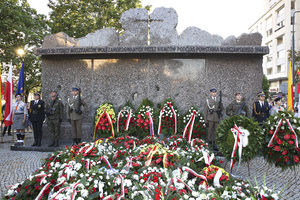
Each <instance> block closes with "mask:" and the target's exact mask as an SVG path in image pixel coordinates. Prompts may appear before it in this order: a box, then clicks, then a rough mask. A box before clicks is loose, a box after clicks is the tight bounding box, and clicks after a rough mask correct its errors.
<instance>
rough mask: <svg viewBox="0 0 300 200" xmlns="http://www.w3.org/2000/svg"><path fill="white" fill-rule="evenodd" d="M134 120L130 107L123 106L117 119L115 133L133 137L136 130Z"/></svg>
mask: <svg viewBox="0 0 300 200" xmlns="http://www.w3.org/2000/svg"><path fill="white" fill-rule="evenodd" d="M135 126H136V118H135V114H134V110H133V108H132V107H129V106H124V107H123V108H122V109H121V110H120V112H119V114H118V117H117V133H121V135H124V136H125V135H133V134H134V133H135V132H136V130H135Z"/></svg>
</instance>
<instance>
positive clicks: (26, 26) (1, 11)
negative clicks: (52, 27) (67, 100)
mask: <svg viewBox="0 0 300 200" xmlns="http://www.w3.org/2000/svg"><path fill="white" fill-rule="evenodd" d="M0 19H1V23H0V52H1V53H0V60H1V62H2V63H7V64H8V63H12V64H13V65H16V69H15V70H13V75H14V76H19V72H20V68H21V62H22V61H24V63H25V95H26V94H28V93H29V90H30V89H31V88H34V87H39V86H41V68H40V62H41V59H40V58H39V57H37V56H35V55H34V54H33V49H34V48H36V47H40V46H41V43H42V39H43V38H44V37H45V35H46V34H48V27H47V24H46V16H45V15H41V14H37V12H36V10H35V9H32V8H30V7H29V4H28V3H27V1H26V0H2V1H0ZM18 49H23V50H25V55H24V56H22V57H21V56H20V55H18V54H17V50H18ZM8 67H9V66H8V65H2V66H1V68H2V73H3V72H4V71H5V72H8ZM14 83H15V84H17V83H18V81H14ZM15 86H16V85H15Z"/></svg>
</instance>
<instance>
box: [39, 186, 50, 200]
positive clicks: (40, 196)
mask: <svg viewBox="0 0 300 200" xmlns="http://www.w3.org/2000/svg"><path fill="white" fill-rule="evenodd" d="M50 185H51V182H49V183H48V184H46V185H45V186H44V187H43V189H42V190H41V191H40V193H39V195H38V196H37V197H36V198H35V200H41V199H42V198H43V196H44V191H45V190H46V189H48V188H49V187H50Z"/></svg>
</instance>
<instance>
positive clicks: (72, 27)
mask: <svg viewBox="0 0 300 200" xmlns="http://www.w3.org/2000/svg"><path fill="white" fill-rule="evenodd" d="M48 7H49V8H50V9H51V10H52V11H51V12H50V21H49V26H50V28H51V33H53V34H54V33H58V32H64V33H66V34H68V35H69V36H71V37H75V38H80V37H83V36H85V35H87V34H88V33H92V32H95V31H96V30H98V29H102V28H111V27H114V28H116V30H118V31H119V32H121V30H122V27H121V24H120V18H121V14H122V13H123V12H124V11H126V10H128V9H130V8H141V7H142V5H141V0H94V1H91V0H49V4H48ZM146 9H148V10H149V9H150V6H146Z"/></svg>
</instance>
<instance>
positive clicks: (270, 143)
mask: <svg viewBox="0 0 300 200" xmlns="http://www.w3.org/2000/svg"><path fill="white" fill-rule="evenodd" d="M285 121H286V122H287V124H288V126H289V129H290V130H291V131H292V133H293V134H294V135H295V146H296V148H298V137H297V134H296V132H295V130H294V128H293V126H292V125H291V123H290V121H289V119H285ZM282 122H283V119H280V121H279V122H278V125H277V127H276V129H275V132H274V134H273V136H272V138H271V140H270V142H269V144H268V147H270V146H271V145H272V143H273V140H274V139H275V136H276V135H277V133H278V131H279V128H280V126H281V125H282Z"/></svg>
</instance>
